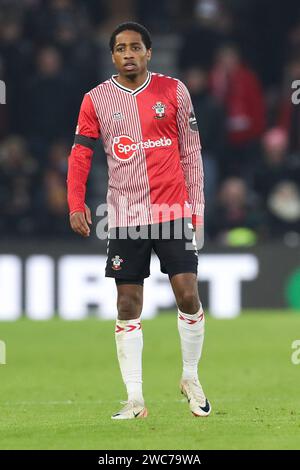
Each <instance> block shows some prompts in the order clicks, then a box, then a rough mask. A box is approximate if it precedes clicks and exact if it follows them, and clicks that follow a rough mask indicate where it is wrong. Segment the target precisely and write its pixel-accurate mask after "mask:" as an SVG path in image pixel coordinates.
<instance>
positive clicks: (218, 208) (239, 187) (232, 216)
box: [206, 177, 264, 244]
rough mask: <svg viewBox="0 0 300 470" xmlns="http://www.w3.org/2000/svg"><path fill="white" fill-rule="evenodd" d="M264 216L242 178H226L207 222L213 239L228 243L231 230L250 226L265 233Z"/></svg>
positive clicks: (258, 231)
mask: <svg viewBox="0 0 300 470" xmlns="http://www.w3.org/2000/svg"><path fill="white" fill-rule="evenodd" d="M263 223H264V216H263V213H262V211H261V210H260V208H259V206H258V204H257V202H256V201H255V199H254V198H253V197H251V195H250V192H249V189H248V187H247V185H246V183H245V181H244V180H242V179H241V178H236V177H232V178H228V179H226V180H225V181H224V182H223V183H222V185H221V187H220V190H219V193H218V195H217V200H216V203H215V207H214V210H213V211H212V213H211V216H210V217H209V219H208V222H207V226H206V228H207V232H208V235H209V237H210V238H211V239H212V240H213V241H217V242H220V243H222V244H227V237H228V234H229V232H230V231H231V230H232V229H235V228H248V229H251V230H253V231H255V232H256V233H257V234H258V235H261V234H262V233H263V227H264V225H263Z"/></svg>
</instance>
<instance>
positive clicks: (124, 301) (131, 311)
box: [117, 294, 142, 320]
mask: <svg viewBox="0 0 300 470" xmlns="http://www.w3.org/2000/svg"><path fill="white" fill-rule="evenodd" d="M117 308H118V318H119V320H133V319H134V318H138V317H140V315H141V313H142V299H141V297H140V296H139V295H138V294H136V295H134V294H130V295H128V294H121V295H119V296H118V302H117Z"/></svg>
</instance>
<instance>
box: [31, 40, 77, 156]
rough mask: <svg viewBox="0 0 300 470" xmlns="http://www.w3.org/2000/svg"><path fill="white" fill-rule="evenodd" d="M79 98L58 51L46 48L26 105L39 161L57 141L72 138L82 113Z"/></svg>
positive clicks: (74, 83) (33, 78) (42, 50)
mask: <svg viewBox="0 0 300 470" xmlns="http://www.w3.org/2000/svg"><path fill="white" fill-rule="evenodd" d="M75 96H76V81H75V79H73V80H72V77H71V76H70V75H69V74H68V73H67V71H66V70H64V69H63V64H62V60H61V56H60V54H59V53H58V51H57V49H55V48H54V47H50V46H48V47H45V48H42V49H41V50H40V52H39V54H38V57H37V69H36V73H35V75H34V76H33V77H32V78H31V79H30V81H29V84H28V90H27V96H26V101H25V102H24V105H23V106H24V111H25V112H26V126H27V127H26V130H27V133H28V136H29V137H30V140H31V145H32V146H33V148H34V151H35V153H36V154H37V156H38V157H40V158H41V157H42V156H43V155H44V154H45V150H46V148H47V146H48V145H49V144H51V143H52V142H53V141H54V140H56V139H59V138H64V137H65V138H69V139H70V138H72V136H73V134H74V129H75V124H76V118H77V113H78V109H76V106H75V104H74V103H75V101H76V103H77V100H78V96H76V97H75ZM75 109H76V111H75Z"/></svg>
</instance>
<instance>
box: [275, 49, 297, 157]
mask: <svg viewBox="0 0 300 470" xmlns="http://www.w3.org/2000/svg"><path fill="white" fill-rule="evenodd" d="M294 80H300V50H299V56H296V57H294V58H293V59H291V60H290V61H289V62H288V64H287V66H286V73H285V83H284V88H283V97H282V100H281V104H280V115H279V125H280V126H282V127H283V128H284V129H285V130H286V132H287V133H288V140H289V144H288V146H289V152H290V153H291V154H298V159H299V162H300V104H298V105H296V104H294V103H293V102H292V93H293V92H294V91H295V90H294V89H292V83H293V81H294Z"/></svg>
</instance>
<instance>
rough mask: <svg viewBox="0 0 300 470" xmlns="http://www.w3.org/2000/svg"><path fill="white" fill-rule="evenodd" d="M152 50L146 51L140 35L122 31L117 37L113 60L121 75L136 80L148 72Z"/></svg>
mask: <svg viewBox="0 0 300 470" xmlns="http://www.w3.org/2000/svg"><path fill="white" fill-rule="evenodd" d="M150 58H151V49H146V46H145V44H144V43H143V41H142V37H141V35H140V33H137V32H136V31H122V32H121V33H119V34H118V35H117V36H116V41H115V47H114V50H113V52H112V60H113V63H114V64H115V67H116V69H117V71H118V72H119V74H120V75H123V76H125V77H127V78H135V77H137V76H139V75H142V74H143V73H144V72H145V71H146V70H147V63H148V61H149V60H150Z"/></svg>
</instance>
